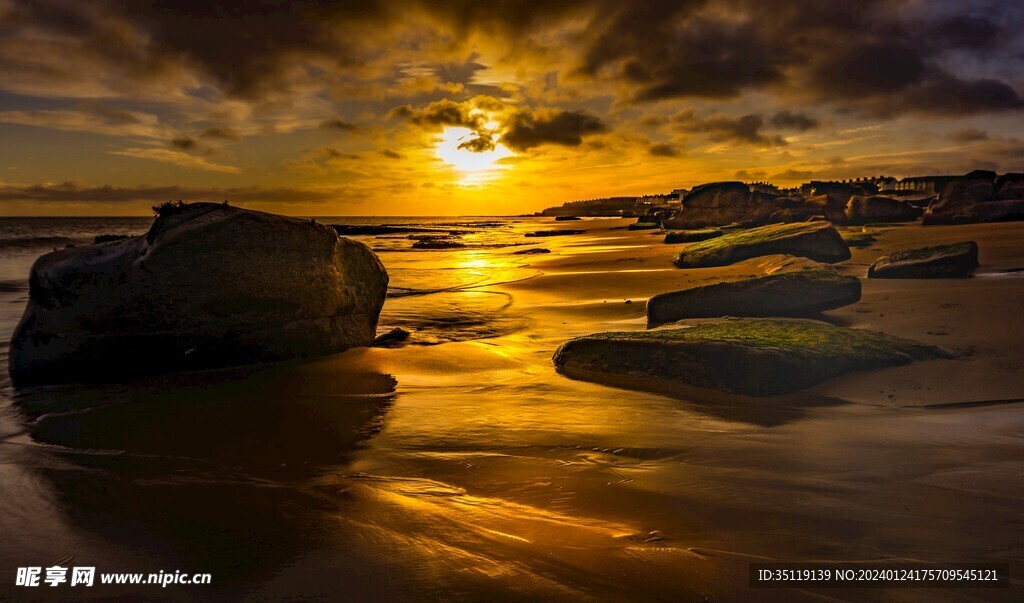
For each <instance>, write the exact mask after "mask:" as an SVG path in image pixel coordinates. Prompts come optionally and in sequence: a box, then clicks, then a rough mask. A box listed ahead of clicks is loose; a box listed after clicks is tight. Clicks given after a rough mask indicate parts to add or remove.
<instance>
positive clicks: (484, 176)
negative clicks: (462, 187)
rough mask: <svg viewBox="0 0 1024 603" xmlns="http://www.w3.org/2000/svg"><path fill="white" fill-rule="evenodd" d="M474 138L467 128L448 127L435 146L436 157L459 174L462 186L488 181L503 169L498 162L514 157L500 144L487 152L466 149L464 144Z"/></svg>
mask: <svg viewBox="0 0 1024 603" xmlns="http://www.w3.org/2000/svg"><path fill="white" fill-rule="evenodd" d="M475 138H476V135H475V134H474V132H473V131H472V130H470V129H469V128H460V127H449V128H445V129H444V131H443V132H442V133H441V140H440V142H439V143H438V145H437V157H438V158H439V159H441V160H442V161H444V162H445V163H447V164H448V165H450V166H452V167H453V168H455V169H456V170H457V171H458V172H459V173H460V175H461V176H462V177H461V179H460V182H461V183H462V184H479V183H480V182H483V181H486V180H490V179H491V178H493V177H494V175H495V174H496V172H497V171H498V170H501V169H503V166H502V165H500V164H499V163H498V161H499V160H500V159H504V158H506V157H512V156H513V155H514V153H513V152H512V151H510V150H509V149H508V148H507V147H505V146H504V145H503V144H501V143H497V144H495V145H494V148H493V149H489V150H483V151H471V150H469V149H467V148H466V146H465V145H466V143H467V142H469V141H472V140H474V139H475Z"/></svg>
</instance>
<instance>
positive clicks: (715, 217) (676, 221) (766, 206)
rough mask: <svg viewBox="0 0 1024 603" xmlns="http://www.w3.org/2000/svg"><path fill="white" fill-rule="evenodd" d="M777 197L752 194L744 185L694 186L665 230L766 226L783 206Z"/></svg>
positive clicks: (760, 193) (713, 183) (718, 183)
mask: <svg viewBox="0 0 1024 603" xmlns="http://www.w3.org/2000/svg"><path fill="white" fill-rule="evenodd" d="M777 199H779V197H778V195H772V194H769V193H764V192H761V191H756V190H755V191H751V190H750V188H749V187H748V186H747V185H746V184H743V183H742V182H712V183H709V184H702V185H700V186H695V187H694V188H693V190H691V191H690V192H689V193H687V194H686V196H685V197H683V200H682V205H683V207H682V208H681V209H680V210H679V211H677V212H676V213H675V215H673V216H672V217H670V218H666V219H665V220H663V222H662V225H663V226H664V227H665V228H673V229H693V228H704V227H706V226H722V225H725V224H732V223H734V222H736V223H740V224H764V223H766V222H767V221H768V218H769V216H771V215H772V213H774V212H775V211H776V210H778V209H781V208H782V207H783V206H784V203H782V202H779V201H777Z"/></svg>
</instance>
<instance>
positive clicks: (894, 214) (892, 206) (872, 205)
mask: <svg viewBox="0 0 1024 603" xmlns="http://www.w3.org/2000/svg"><path fill="white" fill-rule="evenodd" d="M843 213H844V216H845V218H846V220H845V222H846V223H847V224H873V223H876V222H913V221H914V220H916V219H918V218H920V217H921V210H920V209H919V208H917V207H914V206H913V205H911V204H910V203H907V202H906V201H900V200H899V199H892V198H890V197H882V196H878V195H875V196H871V197H866V196H864V195H854V196H853V197H850V200H849V201H848V202H847V203H846V209H845V210H844V212H843Z"/></svg>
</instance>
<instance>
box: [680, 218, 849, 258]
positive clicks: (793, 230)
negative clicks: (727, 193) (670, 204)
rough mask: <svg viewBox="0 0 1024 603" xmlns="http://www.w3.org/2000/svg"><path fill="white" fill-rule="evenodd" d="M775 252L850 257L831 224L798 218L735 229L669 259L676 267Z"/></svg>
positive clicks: (697, 244)
mask: <svg viewBox="0 0 1024 603" xmlns="http://www.w3.org/2000/svg"><path fill="white" fill-rule="evenodd" d="M776 253H783V254H789V255H795V256H800V257H805V258H810V259H812V260H815V261H819V262H828V263H833V262H842V261H844V260H848V259H850V248H849V246H847V244H846V242H845V241H843V238H842V237H841V236H840V235H839V232H838V231H837V230H836V229H835V228H834V227H833V226H832V225H831V224H829V223H828V222H800V223H794V224H772V225H769V226H762V227H760V228H751V229H748V230H737V231H734V232H730V233H728V234H726V235H723V236H721V237H717V238H714V239H709V240H707V241H701V242H699V243H694V244H693V245H690V246H688V247H686V248H684V249H682V250H681V251H679V252H678V253H677V254H676V256H675V258H673V260H672V263H674V264H675V265H676V266H678V267H679V268H705V267H710V266H726V265H729V264H733V263H735V262H739V261H741V260H746V259H749V258H753V257H758V256H762V255H770V254H776Z"/></svg>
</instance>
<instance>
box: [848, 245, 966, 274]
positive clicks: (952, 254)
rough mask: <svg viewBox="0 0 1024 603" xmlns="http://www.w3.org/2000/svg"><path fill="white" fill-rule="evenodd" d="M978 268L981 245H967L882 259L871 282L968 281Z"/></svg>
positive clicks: (874, 267)
mask: <svg viewBox="0 0 1024 603" xmlns="http://www.w3.org/2000/svg"><path fill="white" fill-rule="evenodd" d="M977 267H978V244H977V243H975V242H974V241H965V242H963V243H955V244H953V245H938V246H936V247H924V248H921V249H911V250H909V251H898V252H896V253H890V254H889V255H885V256H882V257H880V258H878V259H877V260H875V263H873V264H871V267H870V268H868V278H966V277H968V276H970V275H971V274H972V273H973V272H974V269H975V268H977Z"/></svg>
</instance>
